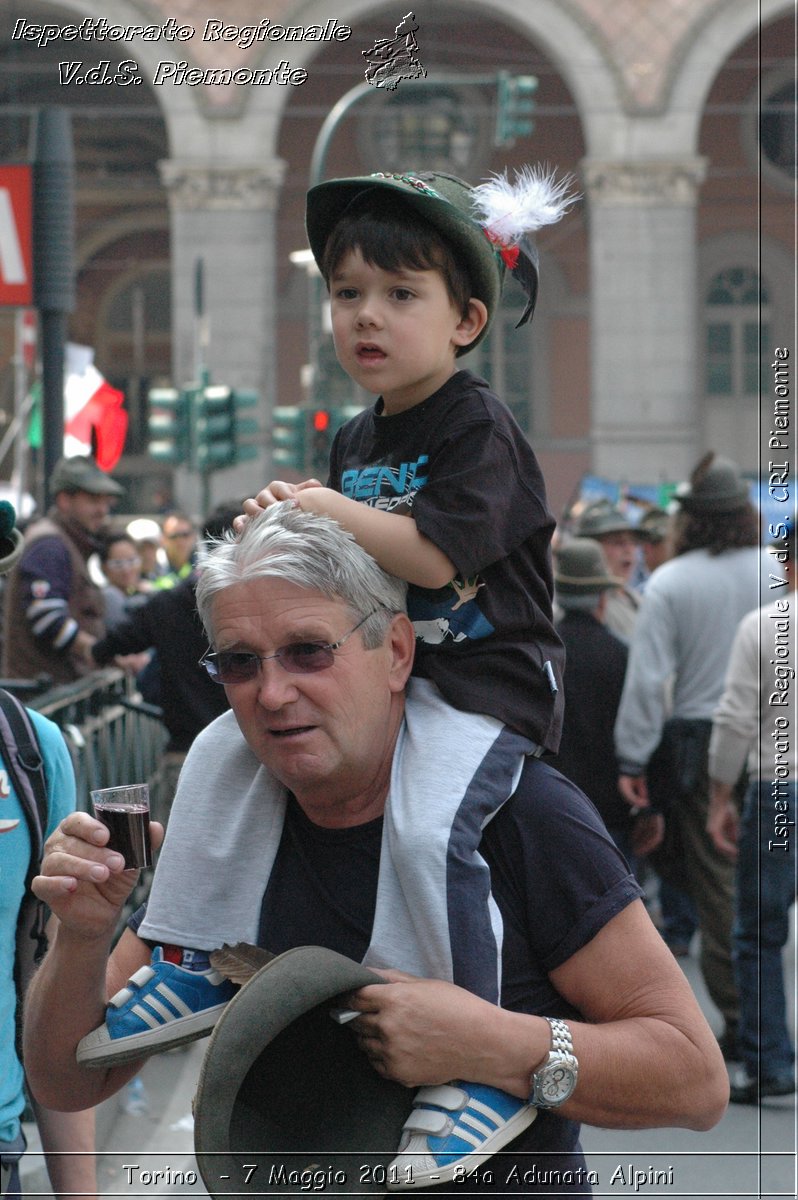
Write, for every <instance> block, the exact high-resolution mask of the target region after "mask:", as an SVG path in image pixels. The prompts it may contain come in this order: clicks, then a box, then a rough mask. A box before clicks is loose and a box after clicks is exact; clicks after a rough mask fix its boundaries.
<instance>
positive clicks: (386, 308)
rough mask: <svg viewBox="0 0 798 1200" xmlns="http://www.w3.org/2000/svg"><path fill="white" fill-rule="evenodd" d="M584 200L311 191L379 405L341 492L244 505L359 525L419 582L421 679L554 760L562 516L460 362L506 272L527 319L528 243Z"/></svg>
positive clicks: (531, 181) (320, 249)
mask: <svg viewBox="0 0 798 1200" xmlns="http://www.w3.org/2000/svg"><path fill="white" fill-rule="evenodd" d="M571 202H572V200H571V199H569V198H568V197H567V196H566V195H565V185H564V184H563V183H553V182H552V181H551V179H549V178H547V177H546V176H544V175H542V174H541V173H539V172H534V171H530V170H527V171H525V172H522V173H520V174H519V178H518V180H517V181H516V184H515V185H510V184H508V183H507V181H506V180H503V179H500V180H495V181H491V182H489V183H487V184H483V185H480V187H478V188H471V187H469V186H468V185H467V184H465V183H463V182H462V181H460V180H457V179H454V178H453V177H451V176H445V175H440V174H420V175H414V174H405V175H383V174H379V175H375V176H367V177H364V178H356V179H342V180H332V181H330V182H327V183H322V184H319V185H318V186H317V187H315V188H312V189H311V191H310V193H309V195H308V204H307V228H308V237H309V240H310V244H311V248H312V250H313V253H314V255H315V257H316V260H317V262H318V264H319V267H320V269H321V271H322V274H323V276H324V279H325V281H326V283H327V286H328V288H329V290H330V302H331V309H332V326H333V338H334V342H335V349H336V354H337V357H338V360H339V362H340V363H341V365H342V366H343V367H344V369H345V370H346V371H347V373H348V374H349V375H350V376H351V377H352V378H353V379H354V380H355V382H357V383H358V384H360V385H361V386H362V387H364V388H365V389H366V390H368V391H370V392H372V393H373V394H375V395H376V396H377V397H378V398H377V400H376V403H375V404H374V405H373V407H372V408H370V409H368V410H366V411H365V412H363V413H361V414H360V415H359V416H357V417H355V418H354V419H353V420H352V421H350V422H349V423H348V424H347V425H345V426H344V427H343V428H342V429H341V430H340V431H339V432H338V434H337V435H336V438H335V441H334V443H333V447H332V454H331V461H330V479H329V486H328V487H322V486H321V485H320V484H319V482H318V481H317V480H307V481H306V482H305V483H301V484H288V483H284V482H280V481H275V482H273V483H271V484H270V485H269V486H268V487H267V488H265V489H264V490H263V491H261V492H260V493H259V494H258V496H257V497H256V498H255V499H254V500H249V501H247V502H246V503H245V505H244V508H245V511H247V512H248V513H250V514H254V513H256V512H257V511H258V510H259V508H260V507H266V506H268V505H269V504H270V503H273V502H274V501H276V500H285V499H289V498H292V499H293V500H294V501H295V503H297V504H299V505H300V506H301V507H302V508H303V509H306V510H310V511H313V512H318V513H324V514H326V515H328V516H331V517H333V518H334V519H335V520H337V521H338V522H339V523H340V524H341V525H343V526H344V527H345V528H347V529H349V530H350V532H351V533H352V534H353V535H354V536H355V538H356V540H357V541H358V542H359V543H360V545H361V546H363V548H364V549H366V550H368V551H369V553H370V554H372V555H373V557H374V558H376V560H377V562H379V564H380V566H382V567H383V568H384V569H385V570H386V571H389V572H390V573H391V574H394V575H398V576H400V577H401V578H403V579H406V580H407V581H408V583H409V584H410V590H409V597H408V609H409V612H410V616H411V619H412V620H413V622H414V624H415V627H416V634H417V638H418V642H417V655H416V666H415V673H416V674H417V675H421V676H425V677H427V678H429V679H431V680H432V681H433V682H434V683H436V684H437V686H438V687H439V689H440V690H441V692H442V693H443V695H444V696H445V697H446V698H447V699H448V700H449V702H450V703H451V704H453V705H454V706H455V707H456V708H459V709H464V710H466V711H470V712H482V713H490V714H491V715H493V716H495V717H497V718H498V719H499V720H501V721H503V722H504V723H505V724H507V725H509V726H510V727H511V728H512V729H514V730H516V731H517V732H518V733H520V734H522V735H523V736H524V737H527V738H529V739H530V740H531V741H533V742H534V743H536V745H537V746H539V747H541V749H543V750H547V751H556V749H557V744H558V741H559V733H560V723H561V714H562V698H561V696H560V694H559V688H560V677H561V675H560V667H561V658H562V652H561V646H560V642H559V638H558V636H557V634H556V633H555V632H554V627H553V623H552V616H551V593H552V580H551V561H550V541H551V535H552V531H553V528H554V520H553V517H552V515H551V513H550V511H549V509H548V505H547V502H546V495H545V487H544V482H543V477H542V474H541V471H540V468H539V466H538V463H537V459H536V457H535V455H534V453H533V451H532V449H531V447H530V445H529V443H528V442H527V440H526V437H525V436H524V434H523V433H522V431H521V430H520V428H519V427H518V425H517V423H516V422H515V420H514V418H513V416H512V414H511V413H510V411H509V409H508V408H507V407H506V405H505V404H503V403H502V401H501V400H499V399H498V398H497V397H496V395H495V394H494V393H493V392H492V391H491V389H490V387H489V386H488V384H487V383H486V382H485V381H484V380H483V379H480V378H479V377H478V376H476V375H474V374H472V373H471V372H470V371H468V370H464V369H461V368H460V366H459V361H458V360H459V359H460V357H461V356H462V355H463V354H465V353H466V352H468V351H469V350H472V349H473V348H474V347H475V346H476V345H477V344H478V343H479V342H480V341H481V340H482V338H484V336H485V334H486V333H487V331H488V328H489V326H490V322H491V319H492V317H493V316H494V314H495V312H496V309H497V307H498V304H499V300H500V296H501V291H502V286H503V283H504V279H505V276H506V274H507V272H508V269H509V271H510V273H511V274H512V275H514V276H515V277H516V278H518V280H519V282H521V284H522V286H523V287H524V289H525V291H526V293H527V296H528V304H527V308H526V311H525V313H524V315H523V317H522V320H521V322H519V324H523V323H524V322H526V321H527V320H529V318H530V317H531V315H532V312H533V310H534V305H535V300H536V295H537V254H536V252H535V250H534V248H533V246H532V245H531V243H530V242H529V241H528V240H527V238H526V236H525V235H526V234H528V233H529V232H530V230H534V229H535V228H538V227H539V226H540V225H543V224H546V223H550V222H552V221H555V220H557V219H559V217H560V216H561V215H562V213H563V212H564V211H565V209H566V208H567V207H568V205H569V204H570V203H571ZM508 264H510V266H509V268H508ZM396 515H402V516H405V517H412V520H405V521H400V522H396V521H394V520H393V517H394V516H396Z"/></svg>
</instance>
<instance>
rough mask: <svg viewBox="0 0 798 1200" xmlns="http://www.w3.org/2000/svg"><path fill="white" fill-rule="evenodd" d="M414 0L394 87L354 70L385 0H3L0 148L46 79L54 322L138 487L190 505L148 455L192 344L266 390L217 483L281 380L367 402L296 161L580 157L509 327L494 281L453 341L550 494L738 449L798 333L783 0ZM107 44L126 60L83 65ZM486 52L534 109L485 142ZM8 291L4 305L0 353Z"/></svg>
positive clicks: (5, 395) (250, 471) (316, 173)
mask: <svg viewBox="0 0 798 1200" xmlns="http://www.w3.org/2000/svg"><path fill="white" fill-rule="evenodd" d="M23 10H24V11H23ZM189 10H190V11H189ZM414 12H415V18H416V24H417V26H418V29H417V32H416V34H415V38H416V43H417V59H418V61H419V62H420V63H421V64H422V66H423V68H424V69H425V71H426V75H425V76H424V77H422V78H418V79H410V80H403V81H402V82H400V83H399V85H398V86H397V87H396V88H395V89H393V90H388V89H385V88H377V87H369V86H368V85H367V84H366V83H365V79H364V69H365V67H366V64H367V54H364V52H368V51H369V49H370V48H372V47H374V46H375V45H376V44H377V43H378V41H379V40H380V39H391V38H393V37H394V35H395V29H396V23H397V22H398V21H400V19H401V17H402V13H400V12H399V11H398V10H396V11H393V10H390V9H387V8H385V7H384V6H377V5H374V4H370V3H366V2H365V0H342V2H341V3H340V4H339V5H337V6H336V7H335V9H334V11H333V9H332V8H331V6H330V4H329V2H328V0H311V2H293V3H289V2H287V0H234V2H233V3H227V2H226V3H225V4H224V5H220V4H219V3H218V0H199V2H196V3H192V4H191V5H187V4H184V3H181V2H180V0H148V2H147V3H144V0H138V2H136V0H113V2H112V3H110V4H109V3H103V4H102V5H101V4H99V2H98V0H61V2H60V3H58V4H53V3H49V2H48V3H38V0H26V2H25V3H24V5H23V4H21V3H19V2H18V0H9V3H8V4H7V5H6V6H4V9H3V12H2V13H1V14H0V54H2V61H3V70H2V72H1V73H0V160H2V161H6V162H12V161H23V160H24V159H25V156H26V154H27V153H29V146H30V128H31V115H32V113H33V111H34V110H35V108H36V106H38V105H42V104H62V105H67V106H68V107H69V109H70V111H71V113H72V127H73V136H74V142H75V152H76V246H77V301H76V305H75V310H74V312H73V314H72V315H71V318H70V330H69V334H70V338H71V340H73V341H76V342H79V343H83V344H86V345H90V346H93V347H94V348H95V352H96V361H97V364H98V366H99V367H100V369H101V370H102V372H103V374H104V375H105V376H106V377H107V378H108V379H109V381H110V382H112V383H113V384H115V385H116V386H118V387H122V388H123V389H124V390H125V392H126V394H127V397H128V407H129V409H130V413H131V430H130V435H129V439H128V446H127V449H126V454H125V458H124V460H123V462H122V464H121V474H123V475H125V474H126V475H127V476H128V477H129V479H130V481H131V487H132V493H133V499H134V502H135V504H136V506H137V507H139V508H141V509H148V508H151V507H152V506H153V497H154V496H155V495H156V494H158V493H159V491H162V490H163V489H169V488H171V489H172V491H173V494H174V496H175V498H176V499H178V500H180V502H181V503H184V504H191V505H196V503H197V495H198V493H197V490H196V481H195V480H194V479H192V477H191V475H190V474H189V473H188V472H186V471H180V470H178V471H177V473H176V474H175V476H174V478H172V476H171V474H170V473H169V472H166V473H165V472H164V469H163V468H162V467H159V466H158V464H156V463H153V462H152V461H151V460H150V459H149V458H148V456H147V453H146V446H147V439H146V409H147V405H146V394H147V390H148V388H149V387H150V386H152V385H153V384H155V383H159V382H163V381H172V382H173V383H175V384H180V383H182V382H186V381H188V380H190V379H192V378H194V377H195V375H196V371H197V366H198V363H200V362H202V363H204V364H205V365H206V366H207V367H208V369H209V370H210V372H211V376H212V379H213V380H214V382H219V383H228V384H231V385H238V386H241V387H247V388H256V389H257V390H258V391H259V393H260V396H261V413H260V419H261V424H262V427H263V429H264V437H263V445H262V454H261V457H260V459H259V460H257V461H255V462H252V463H248V464H246V465H242V466H240V467H238V468H235V469H234V470H231V471H226V472H220V473H219V475H218V476H215V477H214V479H213V490H214V493H215V495H216V497H217V498H218V497H221V496H223V495H224V496H227V495H236V494H239V493H240V494H242V495H243V494H249V493H251V492H252V490H253V489H254V488H255V487H257V485H258V484H260V483H262V482H264V481H265V479H266V478H267V477H271V469H272V464H271V460H270V444H269V437H268V430H269V426H270V420H271V413H272V411H273V409H274V408H275V407H277V406H285V405H294V404H302V403H306V404H307V403H319V402H323V403H325V404H328V405H333V404H334V405H336V406H338V405H345V404H362V403H365V402H366V397H365V396H362V395H358V394H357V393H356V392H355V391H354V390H353V388H352V385H350V384H349V383H348V381H347V380H346V379H345V377H343V376H342V375H341V373H340V371H338V370H337V368H336V367H335V364H334V356H333V354H332V349H331V343H330V338H329V334H328V333H327V331H326V328H325V322H324V313H323V303H321V304H320V302H321V301H322V300H323V298H322V297H321V291H320V289H319V287H318V283H317V281H315V280H314V279H313V278H312V277H309V275H308V272H307V270H306V269H305V268H304V267H303V266H302V265H299V266H298V265H297V264H296V261H295V259H296V254H295V252H297V251H301V250H303V249H304V248H305V247H306V244H307V243H306V239H305V235H304V228H303V207H304V195H305V192H306V190H307V187H308V186H309V183H310V182H312V181H313V180H314V178H315V177H334V176H337V175H347V174H360V173H368V172H370V171H376V170H402V169H408V168H415V169H419V170H423V169H444V170H450V171H453V172H454V173H456V174H459V175H461V176H463V177H464V178H467V179H470V180H472V181H475V182H476V181H477V180H479V179H480V178H483V177H484V176H486V175H488V174H489V173H490V172H492V171H500V170H503V169H504V168H505V167H514V166H519V165H521V164H524V163H527V162H543V163H549V164H551V165H553V166H556V167H557V169H558V171H559V172H561V173H563V174H568V173H570V174H572V175H573V176H574V177H575V180H576V187H577V190H578V191H579V192H580V193H581V196H582V199H581V201H580V202H579V204H577V205H576V206H575V207H574V209H573V210H572V211H571V213H569V215H568V216H567V217H566V219H565V220H563V221H562V222H561V223H560V224H559V225H557V226H555V227H552V228H550V229H547V230H543V231H542V232H541V234H540V235H539V238H538V245H539V249H540V257H541V296H540V301H539V305H538V310H537V312H536V316H535V320H534V322H533V324H532V326H531V327H527V328H525V329H522V330H519V331H514V329H513V326H514V324H515V320H516V319H517V315H518V311H519V310H520V308H521V293H520V289H519V290H518V294H517V295H516V294H515V288H514V287H513V286H512V285H511V284H508V286H507V288H506V291H505V302H504V304H505V306H504V309H503V311H502V314H501V317H500V319H499V320H497V322H496V324H495V327H494V329H493V331H492V333H491V336H490V338H489V339H487V340H486V342H485V343H484V345H483V346H482V347H480V348H479V350H478V351H476V352H475V353H474V354H473V355H472V356H470V357H469V358H467V359H466V360H465V365H469V366H473V369H476V370H478V371H481V372H484V373H485V374H486V375H487V376H488V377H489V378H490V379H491V380H492V381H493V382H494V384H495V386H496V390H497V391H498V392H499V394H500V395H502V396H503V398H504V399H506V400H507V401H508V403H510V404H511V406H512V408H513V410H514V411H515V413H516V415H517V416H518V418H519V420H520V422H521V424H522V427H523V428H524V429H525V430H526V432H527V434H528V436H529V438H530V441H531V442H532V444H533V445H534V447H535V449H536V452H537V453H538V455H539V458H540V460H541V463H542V465H543V468H544V472H545V475H546V478H547V481H548V486H549V491H550V494H551V499H552V502H553V505H554V507H555V509H556V510H557V511H562V509H563V507H564V506H565V505H566V504H567V502H568V500H569V498H570V497H571V496H572V495H573V493H574V491H575V489H576V488H577V487H578V485H579V480H580V478H581V477H582V476H583V475H584V474H585V473H586V472H590V473H593V474H597V475H600V476H603V477H607V478H610V479H615V480H618V481H619V482H621V483H629V484H656V483H659V482H665V481H670V480H678V479H681V478H684V476H685V475H686V474H687V472H688V471H689V469H690V466H691V465H692V464H693V463H694V462H695V460H696V459H697V458H698V457H699V456H700V454H702V453H703V451H704V450H706V449H709V448H712V449H715V450H717V451H719V452H720V453H723V454H727V455H729V456H730V457H732V458H734V459H736V460H737V461H738V462H739V463H740V464H741V466H742V467H743V468H744V469H745V470H747V471H749V472H751V473H755V472H757V471H758V470H759V468H760V465H761V461H762V453H763V446H762V434H761V432H760V420H761V418H762V417H763V414H764V417H765V423H767V411H772V403H771V394H772V390H773V374H772V368H771V362H772V358H773V353H774V350H775V348H776V347H782V348H789V352H790V354H791V355H792V354H793V353H794V341H793V338H794V323H795V313H794V269H793V266H794V258H795V245H794V227H793V184H794V175H795V142H794V103H793V99H792V97H793V79H794V71H795V49H796V47H795V31H794V4H793V3H792V0H615V2H613V3H608V2H607V0H536V3H535V4H534V5H519V4H518V3H517V2H513V0H490V2H486V0H483V2H476V0H473V2H472V0H459V2H458V3H452V4H450V3H446V2H444V0H426V2H425V0H420V3H419V4H417V5H416V7H415V10H414ZM86 18H89V19H90V21H91V20H93V21H97V20H99V19H100V18H104V19H105V20H106V22H107V23H108V28H107V29H106V34H107V36H106V38H105V39H101V38H97V37H93V38H88V39H87V38H83V37H82V36H81V37H75V36H73V35H72V34H71V32H70V27H75V26H77V27H79V28H80V27H81V23H82V22H84V21H85V19H86ZM20 22H22V24H20ZM26 22H27V24H25V23H26ZM38 26H42V27H43V28H45V27H46V28H52V30H53V33H52V35H51V36H50V35H48V36H47V40H45V37H43V36H40V37H38V38H37V37H35V35H34V32H33V31H34V28H35V27H38ZM83 28H85V26H83ZM93 28H94V29H95V32H97V31H98V27H97V26H96V25H95V26H94V27H93ZM347 31H348V32H347ZM106 61H107V62H108V63H109V64H110V68H111V69H112V70H113V72H114V73H115V75H116V76H117V78H116V81H115V82H112V83H111V84H105V83H103V84H93V83H91V82H89V81H86V82H83V83H79V82H77V81H76V80H77V76H78V75H81V74H82V75H84V76H85V75H86V70H84V68H85V69H90V68H92V67H96V66H97V65H98V64H102V63H103V62H106ZM78 62H80V63H81V67H80V69H78V68H74V69H71V68H69V67H67V69H66V71H65V69H64V64H70V63H78ZM122 63H125V64H133V65H132V66H130V65H127V66H125V67H124V68H121V67H120V64H122ZM59 64H61V65H59ZM70 70H71V74H70ZM225 71H227V72H237V73H238V74H234V75H233V77H232V80H231V81H229V82H225V81H224V80H226V79H227V77H226V76H225V75H224V74H222V73H223V72H225ZM502 72H506V73H509V74H510V75H511V76H519V75H520V76H530V75H531V76H534V77H535V79H536V80H537V89H536V92H535V112H534V128H533V129H532V130H531V131H530V132H528V133H522V134H520V135H519V136H517V137H516V138H515V140H514V141H512V143H505V144H501V145H497V144H496V136H495V128H496V116H497V94H498V88H499V86H500V85H499V83H498V80H499V76H500V74H501V73H502ZM101 73H102V72H101ZM106 75H107V71H106ZM353 89H359V93H358V95H357V98H356V99H354V98H353ZM336 106H337V107H336ZM330 114H332V116H331V115H330ZM292 254H293V255H294V258H292ZM198 272H199V274H200V276H201V279H202V288H201V292H202V295H201V297H198V282H197V281H198ZM10 318H11V314H10V313H9V311H8V310H0V338H2V342H0V345H2V348H3V351H4V353H3V361H4V362H8V361H9V360H10V357H11V350H12V339H11V328H12V322H11V319H10ZM311 358H312V359H313V362H314V363H315V374H314V373H313V372H312V371H310V370H309V369H308V367H309V360H310V359H311ZM7 374H8V372H7ZM3 405H4V406H5V408H6V411H7V412H8V410H9V387H8V386H6V384H5V382H4V386H3V391H2V394H0V406H3ZM763 406H764V409H763ZM764 453H765V455H766V454H767V446H766V445H765V448H764ZM6 467H7V465H6V464H0V474H2V473H3V472H4V471H6Z"/></svg>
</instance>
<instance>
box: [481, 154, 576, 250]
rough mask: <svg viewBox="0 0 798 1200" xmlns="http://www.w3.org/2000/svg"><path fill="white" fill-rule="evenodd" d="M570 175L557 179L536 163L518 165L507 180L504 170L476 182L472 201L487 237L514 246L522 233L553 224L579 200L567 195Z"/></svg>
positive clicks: (551, 172)
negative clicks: (533, 164) (513, 175)
mask: <svg viewBox="0 0 798 1200" xmlns="http://www.w3.org/2000/svg"><path fill="white" fill-rule="evenodd" d="M573 182H574V181H573V177H572V176H571V175H566V176H565V177H564V178H563V179H557V178H556V176H555V173H554V171H549V170H546V169H545V168H543V167H540V166H535V167H531V166H526V167H521V168H520V170H516V171H515V180H514V181H513V182H511V181H510V180H509V179H508V177H507V173H506V171H505V173H504V174H503V175H498V174H496V175H494V176H493V177H492V178H491V179H486V180H484V181H483V182H482V183H480V184H477V186H476V187H475V188H474V194H473V202H474V207H475V209H476V210H477V217H478V220H479V222H480V224H481V225H482V226H483V228H484V229H485V232H486V233H487V235H488V237H489V238H490V239H491V240H492V241H496V242H498V243H500V244H501V245H504V246H513V245H516V244H517V243H518V242H519V241H520V240H521V238H523V237H524V235H525V234H528V233H534V232H535V230H537V229H540V228H541V227H542V226H544V225H553V224H554V223H555V222H557V221H559V220H560V218H561V217H563V216H564V215H565V213H566V212H567V211H568V209H569V208H570V207H571V205H572V204H575V203H576V201H577V200H578V199H579V195H578V193H576V192H572V193H570V194H569V188H570V187H571V185H572V184H573Z"/></svg>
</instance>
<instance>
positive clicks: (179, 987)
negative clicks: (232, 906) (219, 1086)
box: [76, 946, 237, 1067]
mask: <svg viewBox="0 0 798 1200" xmlns="http://www.w3.org/2000/svg"><path fill="white" fill-rule="evenodd" d="M167 955H168V957H167ZM236 990H237V989H236V987H235V985H234V984H232V983H231V982H230V980H229V979H225V977H224V976H223V975H221V974H220V972H219V971H216V970H215V969H214V968H213V967H212V966H211V964H210V961H209V958H208V955H207V953H206V952H205V951H198V950H190V949H187V950H181V949H180V948H179V947H166V948H164V947H162V946H156V947H155V949H154V950H153V952H152V961H151V963H150V965H149V966H144V967H141V968H140V969H139V970H138V971H136V973H135V975H133V976H132V977H131V978H130V979H129V980H128V982H127V984H126V985H125V987H123V988H122V989H121V991H119V992H117V993H116V995H115V996H112V997H111V1000H110V1002H109V1004H108V1008H107V1009H106V1017H105V1022H104V1024H102V1025H100V1026H99V1028H98V1029H94V1030H92V1032H91V1033H89V1034H87V1035H86V1037H84V1038H83V1039H82V1040H81V1041H80V1042H79V1044H78V1048H77V1052H76V1057H77V1060H78V1062H79V1063H84V1064H86V1065H87V1066H96V1067H105V1066H110V1065H112V1064H114V1063H122V1062H126V1061H128V1060H130V1059H134V1058H140V1057H141V1056H142V1055H145V1054H155V1053H161V1052H163V1051H164V1050H171V1049H172V1048H173V1047H175V1046H181V1045H183V1044H184V1043H185V1042H190V1041H194V1040H195V1039H196V1038H200V1037H205V1036H206V1035H207V1034H209V1033H210V1032H211V1030H212V1029H213V1027H214V1025H215V1024H216V1022H217V1021H218V1019H219V1017H220V1016H221V1014H222V1012H223V1011H224V1009H225V1008H226V1006H227V1003H228V1001H229V1000H230V999H232V997H233V996H234V994H235V992H236Z"/></svg>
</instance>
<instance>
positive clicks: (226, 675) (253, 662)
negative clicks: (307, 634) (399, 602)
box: [199, 608, 379, 684]
mask: <svg viewBox="0 0 798 1200" xmlns="http://www.w3.org/2000/svg"><path fill="white" fill-rule="evenodd" d="M376 612H379V609H377V608H375V609H373V611H372V612H370V613H367V614H366V616H365V617H363V619H362V620H361V621H358V623H357V625H355V627H354V629H350V630H349V632H348V633H345V634H344V636H343V637H342V638H339V639H338V641H337V642H289V644H288V645H287V646H282V647H281V648H280V649H279V650H277V651H275V653H274V654H253V653H251V652H250V651H248V650H218V651H217V652H216V653H215V654H212V653H210V651H209V652H208V653H207V654H204V655H203V656H202V658H201V659H200V662H199V665H200V666H201V667H204V668H205V670H206V671H207V672H208V674H209V675H210V677H211V679H212V680H213V681H214V683H225V684H231V683H249V682H250V680H252V679H254V678H255V677H256V675H257V674H258V671H259V670H260V664H261V663H262V662H268V660H269V659H271V658H276V659H277V661H278V663H279V664H280V666H281V667H282V668H283V670H284V671H290V673H291V674H292V675H315V673H316V672H317V671H326V670H327V669H328V668H329V667H331V666H332V665H333V663H334V662H335V651H336V650H340V649H341V647H342V646H343V644H344V642H346V641H348V639H349V638H350V637H351V636H352V634H353V633H357V631H358V629H360V626H361V625H365V623H366V621H368V619H369V617H373V616H374V613H376Z"/></svg>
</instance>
